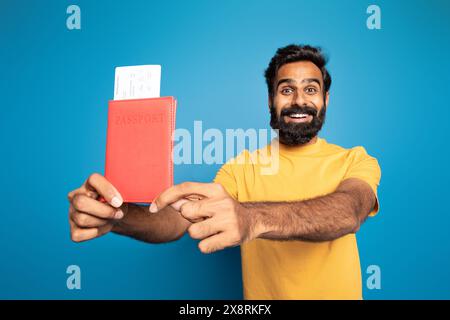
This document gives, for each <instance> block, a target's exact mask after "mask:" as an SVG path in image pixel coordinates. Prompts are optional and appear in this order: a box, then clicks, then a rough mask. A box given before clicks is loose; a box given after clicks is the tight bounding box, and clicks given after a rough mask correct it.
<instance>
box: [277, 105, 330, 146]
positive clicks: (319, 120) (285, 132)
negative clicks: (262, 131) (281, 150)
mask: <svg viewBox="0 0 450 320" xmlns="http://www.w3.org/2000/svg"><path fill="white" fill-rule="evenodd" d="M326 109H327V107H326V105H324V106H323V108H322V109H321V110H320V112H319V114H317V110H316V109H315V108H312V107H308V106H303V107H300V106H299V105H293V106H291V107H289V108H286V109H283V110H282V111H281V114H280V117H278V115H277V112H276V109H275V108H274V107H271V108H270V126H271V127H272V129H274V130H276V129H278V138H279V139H280V142H281V143H283V144H286V145H289V146H298V145H302V144H305V143H308V142H309V141H311V139H312V138H314V137H315V136H316V135H317V134H318V133H319V131H320V129H322V126H323V124H324V122H325V115H326ZM292 113H305V114H309V115H311V116H312V117H313V119H312V120H311V122H304V123H292V122H291V123H287V122H285V121H284V116H288V115H290V114H292Z"/></svg>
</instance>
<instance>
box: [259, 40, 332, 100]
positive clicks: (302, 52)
mask: <svg viewBox="0 0 450 320" xmlns="http://www.w3.org/2000/svg"><path fill="white" fill-rule="evenodd" d="M297 61H310V62H312V63H314V64H315V65H316V66H317V67H318V68H319V69H320V71H321V72H322V78H323V84H324V92H328V90H330V86H331V76H330V74H329V72H328V70H327V68H325V65H326V64H327V62H328V59H327V57H325V55H324V54H323V52H322V49H321V48H320V47H312V46H309V45H296V44H290V45H288V46H286V47H283V48H279V49H278V50H277V53H276V54H275V55H274V56H273V57H272V60H270V63H269V66H268V67H267V69H266V71H265V73H264V76H265V78H266V83H267V89H268V90H269V96H270V97H271V98H273V82H274V80H275V78H276V76H277V72H278V70H279V69H280V68H281V66H283V65H285V64H287V63H290V62H297Z"/></svg>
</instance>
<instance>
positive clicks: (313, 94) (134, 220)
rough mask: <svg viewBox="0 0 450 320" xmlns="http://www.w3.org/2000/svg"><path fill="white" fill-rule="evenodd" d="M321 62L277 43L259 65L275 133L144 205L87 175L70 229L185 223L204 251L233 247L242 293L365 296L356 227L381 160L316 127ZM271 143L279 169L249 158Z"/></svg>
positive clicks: (371, 202) (146, 230)
mask: <svg viewBox="0 0 450 320" xmlns="http://www.w3.org/2000/svg"><path fill="white" fill-rule="evenodd" d="M326 62H327V61H326V59H325V57H324V55H323V53H322V51H321V50H320V48H316V47H312V46H309V45H289V46H286V47H283V48H280V49H278V51H277V52H276V54H275V56H274V57H273V58H272V59H271V61H270V63H269V66H268V68H267V70H266V72H265V78H266V82H267V87H268V106H269V111H270V117H271V118H270V125H271V127H272V128H273V129H275V130H277V132H278V137H277V139H276V141H274V142H275V143H271V144H269V145H268V146H266V147H264V148H262V149H258V150H256V151H254V152H252V153H250V152H249V151H248V150H245V151H244V152H243V153H241V154H240V155H238V157H236V159H233V160H232V161H229V162H227V163H226V164H225V165H224V166H223V167H222V168H221V169H220V170H219V172H218V173H217V175H216V177H215V179H214V183H198V182H184V183H182V184H179V185H175V186H173V187H171V188H169V189H167V190H165V191H164V192H163V193H162V194H160V195H159V196H158V197H157V198H156V199H155V200H154V201H153V202H152V204H151V205H150V207H149V208H148V207H145V206H140V205H136V204H128V203H123V201H122V199H121V196H120V193H119V192H118V191H117V190H116V189H115V188H114V186H113V185H111V184H110V183H109V182H108V181H107V180H106V179H105V178H104V177H103V176H101V175H99V174H93V175H91V176H90V177H89V178H88V179H87V180H86V182H85V183H84V184H83V185H82V186H81V187H80V188H78V189H76V190H74V191H72V192H70V193H69V196H68V197H69V200H70V210H69V223H70V225H71V235H72V239H73V240H74V241H77V242H78V241H85V240H89V239H92V238H96V237H98V236H101V235H103V234H105V233H107V232H109V231H112V232H115V233H118V234H122V235H126V236H130V237H133V238H135V239H139V240H142V241H146V242H150V243H158V242H166V241H173V240H176V239H179V238H180V237H181V236H182V235H183V234H185V233H186V232H188V233H189V235H190V236H191V237H192V238H194V239H198V240H200V242H199V249H200V250H201V251H202V252H204V253H211V252H215V251H218V250H222V249H225V248H227V247H232V246H237V245H240V246H241V255H242V272H243V287H244V298H245V299H362V281H361V268H360V261H359V253H358V247H357V241H356V236H355V233H356V232H357V231H358V230H359V228H360V226H361V224H362V223H363V222H364V221H365V220H366V218H367V217H368V216H373V215H375V214H376V213H377V212H378V208H379V205H378V200H377V187H378V185H379V181H380V177H381V170H380V167H379V165H378V162H377V160H376V159H375V158H373V157H371V156H369V155H368V154H367V152H366V151H365V149H364V148H363V147H354V148H351V149H345V148H342V147H340V146H337V145H335V144H331V143H328V142H327V141H326V140H325V139H323V138H321V137H319V136H318V133H319V131H320V130H321V128H322V126H323V124H324V121H325V115H326V110H327V106H328V102H329V98H330V92H329V90H330V86H331V76H330V73H329V72H328V70H327V68H326ZM274 145H277V155H276V156H277V157H278V161H279V163H278V166H277V169H278V170H277V171H276V172H275V173H274V174H262V172H263V170H261V169H262V164H261V163H258V161H254V159H258V156H259V155H271V156H273V155H274V149H273V148H274ZM236 160H242V161H236ZM99 196H102V197H103V198H104V199H106V200H107V203H104V202H101V201H99V200H98V198H99ZM147 210H150V214H149V213H148V211H147Z"/></svg>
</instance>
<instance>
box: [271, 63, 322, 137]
mask: <svg viewBox="0 0 450 320" xmlns="http://www.w3.org/2000/svg"><path fill="white" fill-rule="evenodd" d="M323 85H324V84H323V78H322V72H321V71H320V69H319V68H318V67H317V66H316V65H315V64H314V63H312V62H309V61H299V62H292V63H287V64H285V65H283V66H282V67H281V68H280V69H279V70H278V74H277V77H276V79H275V83H274V91H273V92H274V95H273V98H272V99H270V98H269V108H270V114H271V119H270V126H271V127H272V128H273V129H278V130H279V132H278V135H279V139H280V142H281V143H284V144H287V145H302V144H305V143H308V142H309V141H310V140H311V139H312V138H314V137H315V136H316V135H317V133H318V132H319V131H320V129H321V128H322V125H323V123H324V121H325V113H326V105H328V92H327V93H326V94H325V95H324V89H323Z"/></svg>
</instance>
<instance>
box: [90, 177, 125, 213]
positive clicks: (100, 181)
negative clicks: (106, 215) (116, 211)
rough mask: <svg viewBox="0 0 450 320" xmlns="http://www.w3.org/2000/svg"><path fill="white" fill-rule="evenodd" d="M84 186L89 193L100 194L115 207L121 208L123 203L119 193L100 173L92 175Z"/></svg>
mask: <svg viewBox="0 0 450 320" xmlns="http://www.w3.org/2000/svg"><path fill="white" fill-rule="evenodd" d="M84 186H85V187H86V189H88V190H89V191H93V192H96V193H98V195H100V196H102V197H103V198H105V200H106V201H107V202H108V203H109V204H111V205H112V206H113V207H116V208H118V207H120V206H121V205H122V203H123V199H122V196H121V195H120V193H119V191H117V189H116V188H115V187H114V186H113V185H112V184H111V183H110V182H109V181H108V180H106V178H105V177H104V176H102V175H101V174H98V173H94V174H91V175H90V176H89V178H88V179H87V180H86V182H85V184H84Z"/></svg>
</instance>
